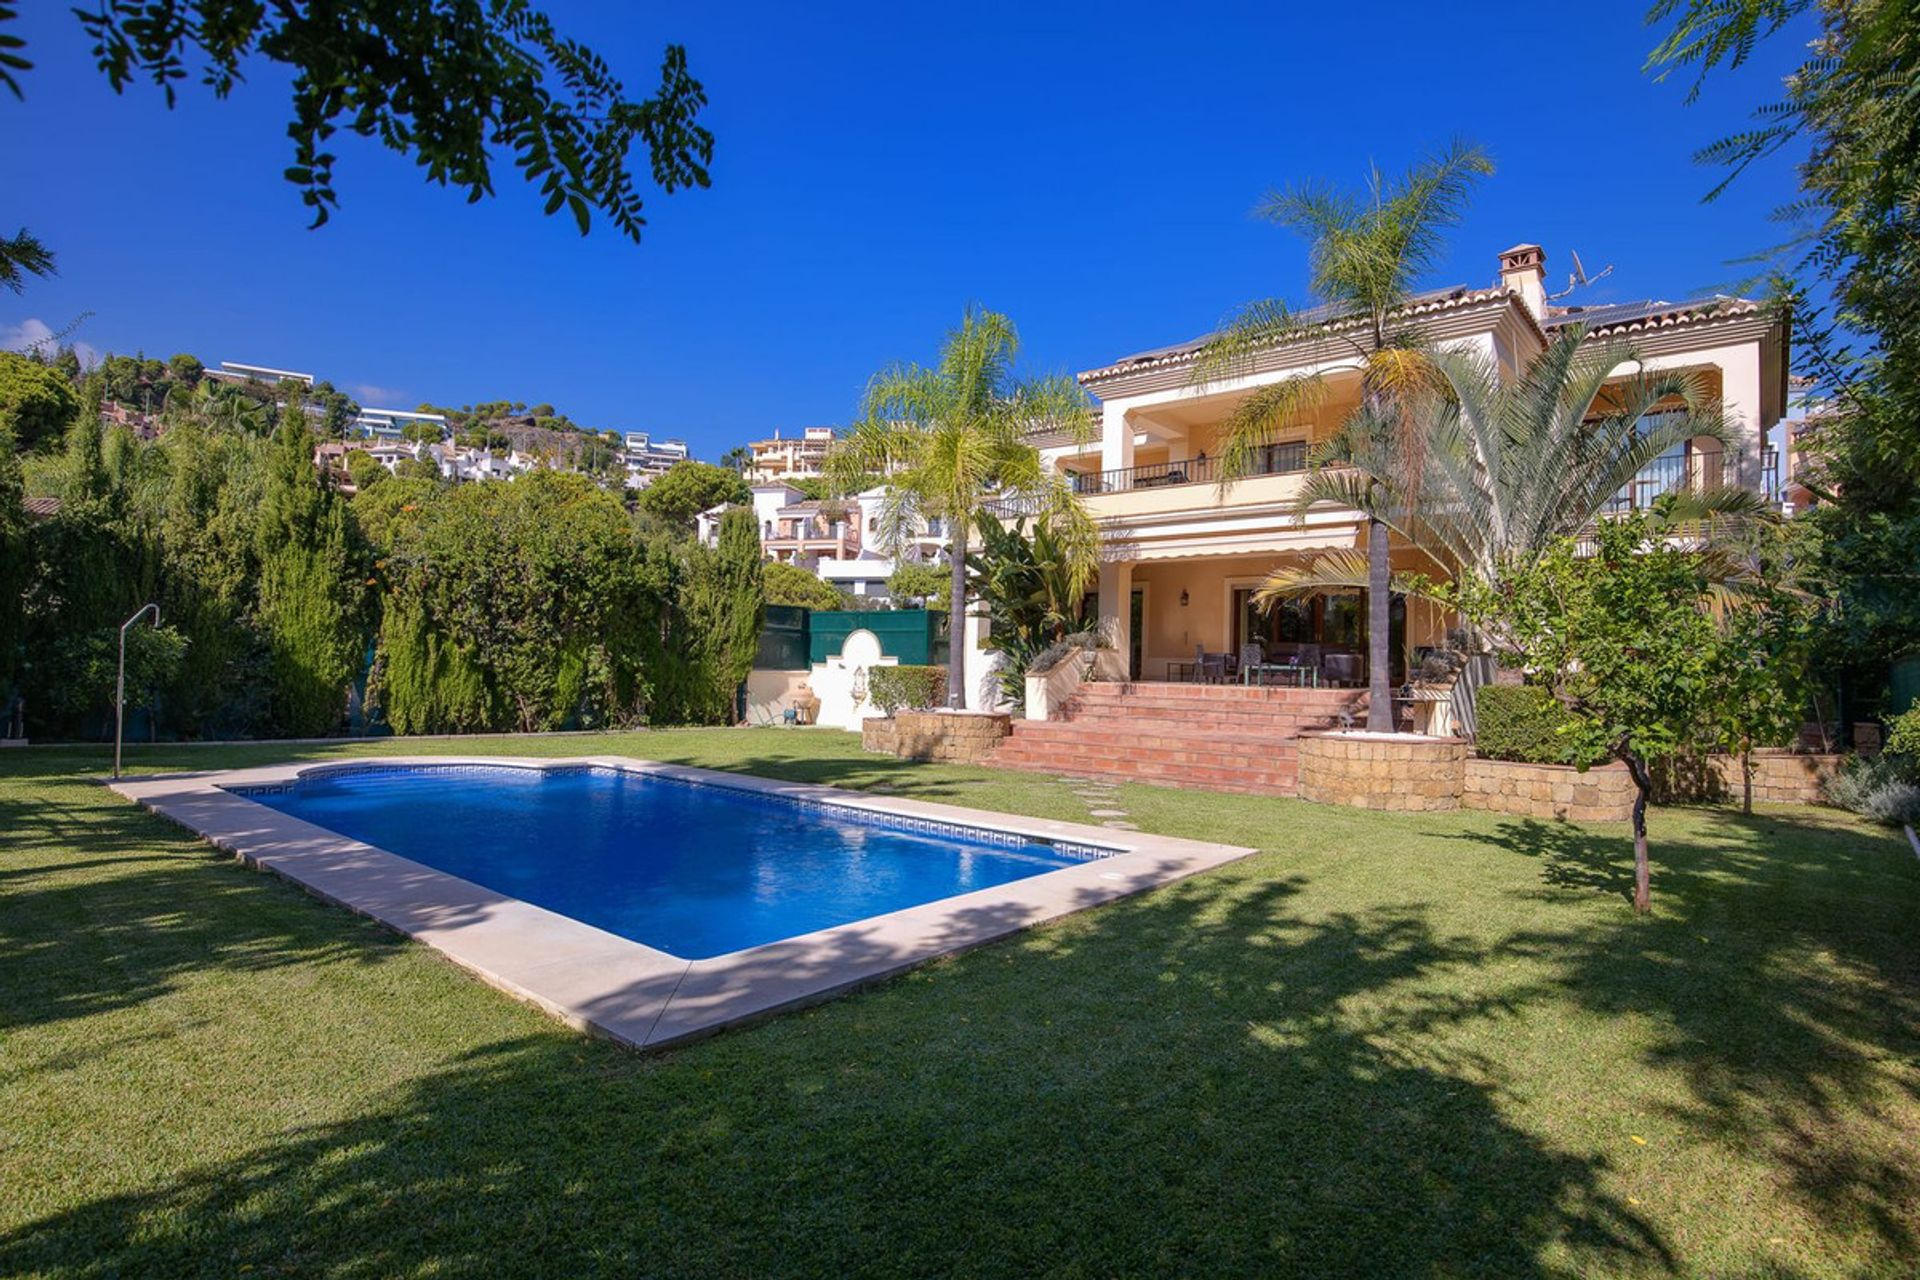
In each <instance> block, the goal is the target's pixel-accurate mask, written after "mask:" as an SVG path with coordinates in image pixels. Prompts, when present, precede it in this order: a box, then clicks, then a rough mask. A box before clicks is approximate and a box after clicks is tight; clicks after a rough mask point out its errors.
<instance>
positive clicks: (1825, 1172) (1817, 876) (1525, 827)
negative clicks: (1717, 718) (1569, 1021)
mask: <svg viewBox="0 0 1920 1280" xmlns="http://www.w3.org/2000/svg"><path fill="white" fill-rule="evenodd" d="M1683 814H1684V815H1685V816H1684V817H1683ZM1676 828H1678V829H1679V830H1678V831H1676ZM1650 836H1651V851H1652V858H1653V897H1654V912H1653V913H1652V915H1650V916H1649V917H1647V918H1645V919H1638V920H1636V919H1632V918H1631V917H1628V916H1625V915H1624V911H1625V905H1624V904H1630V903H1631V901H1632V856H1633V851H1632V845H1631V843H1630V840H1629V838H1628V837H1627V836H1626V835H1625V834H1624V833H1623V832H1622V833H1603V832H1600V831H1594V830H1591V829H1586V828H1581V827H1577V826H1572V825H1569V824H1566V823H1545V822H1536V821H1530V820H1529V821H1518V822H1504V823H1501V824H1500V825H1499V827H1498V828H1497V829H1496V831H1495V832H1493V833H1492V834H1484V833H1475V834H1472V835H1467V836H1463V837H1461V838H1464V839H1470V840H1476V841H1482V842H1486V843H1490V844H1494V845H1497V846H1500V847H1505V848H1511V849H1514V850H1517V851H1519V852H1521V853H1522V854H1524V855H1526V856H1528V857H1533V858H1538V859H1539V860H1540V862H1541V864H1542V865H1541V878H1542V879H1543V880H1544V881H1545V882H1546V883H1547V884H1548V885H1549V886H1552V889H1551V890H1549V891H1548V892H1564V891H1565V890H1569V889H1571V890H1575V891H1587V892H1596V893H1603V894H1606V895H1609V896H1611V897H1615V898H1618V899H1620V900H1621V901H1622V903H1623V907H1622V911H1623V918H1622V922H1621V923H1622V927H1620V928H1615V929H1600V930H1595V929H1581V930H1578V931H1554V930H1538V931H1534V932H1530V933H1524V934H1520V935H1517V936H1515V937H1513V938H1512V939H1510V941H1509V942H1508V944H1507V946H1506V947H1505V948H1503V950H1506V951H1508V952H1511V953H1515V954H1519V955H1525V956H1531V957H1535V958H1538V959H1541V960H1543V961H1545V962H1547V963H1548V964H1549V965H1551V966H1552V968H1553V970H1554V973H1555V978H1554V981H1553V984H1552V985H1553V987H1554V989H1555V990H1556V991H1559V992H1563V993H1564V992H1571V993H1573V994H1574V995H1575V996H1576V998H1577V999H1579V1000H1580V1002H1581V1003H1583V1004H1585V1005H1586V1006H1587V1007H1589V1008H1591V1009H1593V1010H1595V1011H1598V1012H1601V1013H1604V1014H1608V1015H1633V1014H1638V1015H1642V1016H1645V1017H1648V1018H1651V1019H1653V1020H1654V1022H1655V1023H1656V1024H1657V1025H1658V1026H1659V1027H1660V1028H1661V1032H1660V1035H1659V1039H1658V1041H1657V1043H1656V1045H1655V1047H1654V1049H1653V1050H1652V1055H1651V1056H1652V1058H1653V1060H1654V1061H1655V1062H1656V1063H1657V1064H1658V1065H1660V1066H1662V1067H1665V1068H1668V1069H1677V1070H1678V1071H1679V1072H1680V1073H1681V1075H1682V1076H1683V1077H1684V1079H1685V1081H1686V1084H1687V1096H1686V1097H1685V1099H1684V1100H1683V1101H1680V1102H1677V1103H1674V1104H1672V1105H1671V1106H1670V1110H1671V1112H1672V1113H1673V1115H1674V1116H1675V1118H1676V1119H1678V1120H1680V1121H1683V1122H1684V1123H1686V1124H1687V1125H1689V1126H1690V1127H1692V1128H1694V1129H1695V1130H1697V1131H1699V1132H1701V1133H1704V1134H1707V1135H1710V1136H1712V1137H1714V1138H1716V1139H1717V1140H1719V1141H1721V1142H1724V1143H1726V1144H1728V1145H1729V1146H1733V1147H1757V1148H1759V1149H1762V1150H1765V1151H1766V1152H1767V1154H1768V1156H1769V1158H1770V1159H1771V1160H1772V1161H1774V1162H1775V1163H1776V1164H1777V1166H1778V1167H1779V1168H1781V1169H1782V1170H1784V1171H1785V1172H1786V1174H1787V1176H1788V1177H1789V1179H1790V1180H1791V1186H1792V1189H1793V1191H1794V1193H1795V1194H1796V1195H1797V1196H1798V1197H1800V1199H1801V1200H1802V1201H1803V1202H1804V1203H1806V1204H1807V1205H1808V1206H1809V1207H1810V1208H1812V1209H1813V1210H1814V1211H1815V1212H1816V1213H1817V1214H1818V1215H1819V1216H1820V1218H1821V1219H1822V1220H1823V1221H1829V1222H1834V1223H1848V1224H1857V1225H1859V1226H1862V1227H1864V1228H1866V1229H1868V1230H1870V1231H1872V1232H1873V1233H1874V1234H1875V1235H1877V1236H1878V1237H1879V1239H1880V1240H1881V1242H1882V1244H1883V1245H1884V1247H1885V1248H1886V1250H1887V1251H1888V1252H1889V1254H1890V1256H1892V1257H1898V1258H1904V1259H1909V1260H1914V1259H1920V1237H1916V1234H1915V1221H1916V1218H1915V1210H1916V1206H1920V1170H1916V1169H1915V1168H1914V1167H1913V1165H1912V1163H1911V1162H1912V1158H1913V1147H1912V1144H1911V1143H1910V1142H1899V1143H1893V1144H1889V1142H1888V1141H1887V1137H1888V1134H1889V1132H1890V1131H1896V1132H1897V1130H1890V1126H1892V1125H1894V1123H1895V1122H1894V1121H1893V1120H1892V1118H1891V1117H1889V1116H1887V1115H1886V1114H1885V1111H1884V1107H1885V1106H1886V1104H1888V1103H1890V1102H1895V1101H1902V1102H1905V1103H1907V1104H1908V1106H1911V1104H1912V1103H1913V1101H1915V1100H1916V1099H1920V1073H1916V1071H1915V1070H1914V1068H1915V1067H1916V1066H1920V930H1916V928H1915V921H1916V920H1920V876H1916V875H1915V873H1914V867H1913V863H1912V860H1911V855H1910V853H1909V852H1908V850H1907V849H1906V847H1905V843H1904V841H1902V840H1901V839H1900V837H1899V836H1897V835H1895V834H1893V833H1881V832H1877V831H1874V830H1872V829H1870V828H1864V827H1862V826H1861V825H1859V824H1857V823H1854V822H1852V821H1850V820H1847V819H1844V818H1842V817H1840V816H1839V815H1837V814H1829V813H1824V812H1822V811H1819V810H1809V811H1806V812H1804V813H1796V814H1795V815H1794V816H1792V817H1788V816H1784V815H1781V814H1780V813H1778V812H1772V813H1761V814H1757V815H1754V816H1744V815H1741V814H1739V813H1737V812H1734V811H1731V810H1705V809H1701V810H1691V811H1675V810H1663V811H1659V812H1656V813H1655V814H1654V816H1653V818H1652V819H1651V821H1650ZM1703 836H1704V837H1705V838H1702V837H1703ZM1840 975H1844V977H1843V978H1841V980H1836V977H1838V976H1840ZM1541 994H1544V993H1541ZM1518 998H1520V999H1526V998H1528V997H1527V996H1526V995H1525V994H1524V993H1521V994H1519V996H1518ZM1909 1136H1910V1135H1909Z"/></svg>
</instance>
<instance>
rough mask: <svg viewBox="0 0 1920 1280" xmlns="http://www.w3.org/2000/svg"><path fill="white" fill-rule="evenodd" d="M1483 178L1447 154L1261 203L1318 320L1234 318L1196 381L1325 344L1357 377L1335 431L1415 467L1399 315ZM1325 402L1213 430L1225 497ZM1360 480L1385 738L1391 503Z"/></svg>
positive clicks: (1406, 329)
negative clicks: (1341, 352)
mask: <svg viewBox="0 0 1920 1280" xmlns="http://www.w3.org/2000/svg"><path fill="white" fill-rule="evenodd" d="M1492 172H1493V162H1492V161H1491V160H1490V159H1488V157H1487V154H1486V152H1484V151H1482V150H1481V149H1480V148H1479V147H1475V146H1470V145H1467V144H1465V143H1454V144H1453V145H1452V146H1450V147H1448V148H1446V149H1445V150H1442V151H1440V152H1438V153H1437V154H1435V155H1432V156H1430V157H1428V158H1426V159H1424V160H1422V161H1421V162H1420V163H1418V164H1416V165H1415V166H1414V167H1413V168H1412V169H1410V170H1408V171H1407V173H1406V174H1404V175H1402V176H1401V177H1399V178H1397V179H1396V178H1389V177H1387V176H1386V175H1384V174H1382V173H1380V172H1379V171H1378V170H1375V171H1374V172H1373V173H1372V175H1371V176H1370V178H1369V180H1368V183H1367V186H1366V188H1365V189H1364V190H1362V191H1358V192H1354V191H1341V190H1337V189H1335V188H1333V187H1330V186H1327V185H1326V184H1324V183H1302V184H1300V185H1297V186H1294V187H1290V188H1287V189H1284V190H1281V191H1277V192H1275V193H1274V194H1272V195H1270V196H1269V197H1267V199H1266V201H1265V202H1264V203H1262V205H1261V206H1260V208H1259V213H1260V215H1261V216H1262V217H1264V218H1267V219H1268V220H1270V221H1272V222H1275V223H1278V224H1279V225H1281V226H1283V227H1287V228H1289V229H1290V230H1293V231H1296V232H1298V233H1300V234H1301V235H1302V236H1304V237H1305V238H1306V239H1307V242H1308V269H1309V272H1310V276H1309V279H1310V282H1311V287H1312V290H1313V292H1314V294H1315V295H1317V300H1318V302H1319V304H1320V306H1321V308H1322V309H1321V310H1320V311H1317V312H1303V311H1300V310H1298V309H1296V308H1295V307H1293V306H1292V305H1290V304H1289V303H1287V302H1285V301H1282V300H1279V299H1268V300H1265V301H1260V302H1255V303H1251V304H1249V305H1248V306H1246V307H1243V308H1242V309H1241V310H1240V312H1239V313H1238V314H1236V315H1235V316H1234V317H1233V318H1232V319H1231V320H1230V321H1229V322H1228V323H1227V325H1226V326H1225V327H1224V328H1223V329H1222V330H1221V332H1220V333H1219V334H1218V335H1216V336H1215V337H1214V338H1212V339H1211V340H1210V341H1209V342H1208V343H1207V344H1206V346H1205V348H1204V349H1203V350H1202V352H1201V359H1200V361H1199V364H1198V366H1197V369H1196V374H1195V377H1196V380H1198V381H1200V382H1203V383H1204V382H1211V381H1216V380H1218V379H1220V378H1222V377H1226V376H1233V375H1240V374H1245V373H1247V372H1250V371H1251V370H1252V367H1253V360H1254V358H1255V356H1257V355H1258V354H1259V353H1260V352H1262V351H1265V350H1267V349H1269V348H1272V347H1274V346H1279V345H1284V344H1286V343H1290V342H1297V341H1301V340H1303V339H1305V338H1308V337H1331V338H1333V339H1334V340H1336V341H1339V342H1342V343H1344V344H1345V345H1346V346H1347V347H1348V348H1349V349H1350V352H1351V357H1352V360H1351V363H1352V366H1353V367H1354V368H1357V369H1358V370H1359V372H1360V406H1359V409H1358V410H1357V411H1356V412H1355V414H1354V415H1353V417H1352V418H1351V419H1350V420H1349V421H1348V422H1347V423H1346V424H1345V431H1346V433H1347V434H1348V435H1349V436H1356V437H1363V438H1365V439H1366V440H1368V441H1370V442H1372V444H1371V447H1372V448H1373V449H1374V450H1376V451H1377V452H1380V453H1383V454H1388V455H1390V456H1393V457H1397V458H1401V459H1404V460H1409V461H1410V460H1412V459H1415V458H1417V457H1419V456H1420V449H1419V448H1418V447H1417V446H1418V441H1417V436H1418V434H1419V432H1420V431H1421V430H1422V429H1423V424H1422V423H1420V422H1419V421H1418V420H1417V415H1416V412H1415V410H1416V406H1417V405H1418V404H1419V403H1420V394H1419V393H1420V392H1421V391H1423V390H1424V389H1425V388H1426V387H1427V386H1429V385H1430V382H1431V375H1430V371H1429V365H1428V361H1427V356H1428V354H1429V352H1430V350H1431V343H1430V342H1429V341H1428V339H1427V337H1426V335H1425V334H1424V333H1423V332H1422V331H1421V330H1420V328H1419V326H1418V325H1417V324H1416V323H1414V322H1413V321H1411V320H1410V319H1408V317H1407V316H1406V313H1405V308H1406V305H1407V303H1408V302H1409V301H1410V300H1411V299H1412V297H1413V293H1414V289H1415V286H1416V285H1417V283H1418V281H1419V278H1420V277H1421V276H1422V275H1423V274H1424V273H1425V272H1426V271H1428V270H1429V269H1430V268H1432V267H1433V266H1434V264H1435V263H1436V262H1438V261H1439V259H1440V255H1441V251H1442V248H1443V247H1444V246H1443V242H1442V240H1441V238H1440V232H1441V231H1442V230H1444V229H1445V228H1447V227H1450V226H1452V225H1454V224H1455V223H1457V222H1458V221H1459V220H1460V217H1461V215H1462V213H1463V212H1464V210H1465V207H1466V201H1467V196H1468V195H1469V194H1470V193H1471V191H1472V189H1473V185H1474V183H1475V182H1476V181H1477V180H1478V179H1480V178H1481V177H1484V176H1485V175H1487V174H1490V173H1492ZM1333 317H1340V318H1345V319H1351V320H1355V321H1358V322H1359V323H1358V324H1357V325H1356V326H1353V327H1352V328H1351V329H1348V328H1346V327H1342V328H1341V329H1330V328H1328V327H1327V323H1326V322H1327V321H1328V320H1329V319H1330V318H1333ZM1325 396H1326V386H1325V380H1324V378H1323V377H1321V376H1319V375H1311V376H1307V377H1299V378H1289V379H1287V380H1285V381H1282V382H1278V383H1274V384H1271V385H1269V386H1265V387H1261V388H1259V389H1258V390H1256V391H1255V392H1253V394H1251V395H1249V396H1248V397H1246V399H1244V400H1243V401H1242V402H1241V403H1240V404H1239V405H1238V406H1237V407H1236V408H1235V409H1234V411H1233V412H1232V413H1231V414H1230V415H1229V416H1228V418H1227V420H1226V422H1225V423H1224V424H1222V427H1221V441H1220V473H1221V483H1222V485H1223V486H1224V485H1227V484H1230V483H1232V482H1233V481H1234V480H1237V479H1239V478H1241V477H1243V476H1246V475H1251V474H1253V473H1254V472H1255V471H1256V470H1257V469H1258V467H1259V465H1260V458H1261V455H1262V452H1263V450H1264V449H1265V447H1266V446H1267V445H1269V444H1271V443H1272V442H1273V440H1274V437H1275V433H1276V432H1278V431H1279V430H1280V429H1282V428H1283V427H1287V426H1290V425H1292V424H1293V423H1294V422H1297V421H1298V420H1299V417H1300V415H1301V414H1302V413H1303V412H1306V411H1309V410H1311V409H1313V408H1315V407H1317V406H1318V405H1319V404H1320V403H1322V401H1323V400H1324V399H1325ZM1415 480H1416V477H1414V476H1412V475H1408V476H1406V477H1405V483H1404V484H1403V485H1401V486H1400V487H1399V489H1400V492H1403V493H1404V492H1407V491H1410V490H1412V489H1413V488H1414V487H1415ZM1363 481H1364V482H1363V483H1361V484H1358V485H1355V486H1353V488H1352V490H1351V492H1350V493H1349V494H1348V495H1347V496H1348V497H1349V498H1351V499H1352V502H1351V505H1352V506H1354V507H1355V509H1357V510H1359V511H1361V512H1363V513H1365V515H1366V517H1367V553H1366V554H1367V566H1368V570H1367V584H1366V596H1367V676H1368V699H1367V728H1368V729H1370V730H1373V731H1375V732H1383V733H1384V732H1389V731H1391V730H1392V728H1393V723H1394V721H1393V710H1392V702H1391V693H1392V689H1391V683H1390V677H1389V672H1390V657H1389V648H1390V644H1391V640H1390V637H1391V632H1390V629H1389V614H1390V610H1389V601H1390V594H1389V593H1390V586H1389V582H1390V576H1391V564H1390V563H1389V560H1388V554H1389V545H1388V536H1387V532H1388V518H1389V516H1390V515H1391V514H1392V511H1393V497H1394V490H1392V489H1390V488H1388V487H1386V486H1383V485H1381V484H1378V483H1376V482H1373V481H1371V480H1367V479H1366V478H1365V477H1363Z"/></svg>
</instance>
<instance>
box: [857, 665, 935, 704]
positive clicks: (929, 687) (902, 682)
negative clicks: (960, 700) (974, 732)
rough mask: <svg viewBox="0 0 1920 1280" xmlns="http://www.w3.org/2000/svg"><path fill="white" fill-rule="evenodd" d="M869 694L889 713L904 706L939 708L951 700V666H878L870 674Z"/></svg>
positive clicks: (868, 677) (868, 681)
mask: <svg viewBox="0 0 1920 1280" xmlns="http://www.w3.org/2000/svg"><path fill="white" fill-rule="evenodd" d="M867 694H868V696H869V697H871V698H872V699H873V705H874V706H876V707H878V708H880V710H881V711H883V712H885V713H886V714H887V715H892V714H893V713H894V712H896V711H898V710H900V709H901V708H902V707H905V708H907V709H908V710H914V709H917V708H920V707H937V706H940V705H942V704H943V703H945V702H946V700H947V669H946V668H945V667H904V666H903V667H875V668H873V669H872V670H871V671H869V672H868V673H867Z"/></svg>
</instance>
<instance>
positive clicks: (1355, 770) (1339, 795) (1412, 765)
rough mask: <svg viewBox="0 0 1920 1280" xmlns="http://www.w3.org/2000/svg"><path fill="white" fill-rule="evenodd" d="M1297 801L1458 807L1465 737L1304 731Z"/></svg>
mask: <svg viewBox="0 0 1920 1280" xmlns="http://www.w3.org/2000/svg"><path fill="white" fill-rule="evenodd" d="M1295 741H1296V742H1297V744H1298V748H1299V753H1300V755H1299V759H1300V798H1301V799H1303V800H1312V801H1315V802H1317V803H1320V804H1344V805H1349V806H1352V807H1353V808H1357V809H1386V810H1392V811H1395V812H1400V813H1436V812H1440V811H1442V810H1447V809H1458V808H1459V807H1460V794H1461V791H1462V788H1463V783H1464V770H1465V766H1466V760H1467V742H1466V739H1464V738H1434V737H1426V736H1422V735H1416V734H1406V733H1394V734H1373V733H1303V734H1301V735H1300V736H1299V738H1297V739H1296V740H1295Z"/></svg>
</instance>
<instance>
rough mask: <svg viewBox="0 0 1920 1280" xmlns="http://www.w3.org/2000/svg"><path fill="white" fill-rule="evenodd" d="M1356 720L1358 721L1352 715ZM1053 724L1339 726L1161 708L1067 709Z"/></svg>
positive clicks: (1253, 728)
mask: <svg viewBox="0 0 1920 1280" xmlns="http://www.w3.org/2000/svg"><path fill="white" fill-rule="evenodd" d="M1354 719H1355V720H1356V721H1357V720H1359V719H1361V717H1359V716H1355V717H1354ZM1050 723H1053V724H1073V725H1088V726H1100V727H1103V728H1111V729H1115V730H1121V731H1124V730H1126V729H1128V728H1131V727H1133V726H1135V725H1156V726H1157V725H1183V726H1186V727H1187V728H1189V729H1192V730H1194V731H1195V732H1224V733H1244V734H1259V733H1282V734H1286V735H1289V736H1291V735H1292V734H1295V733H1298V732H1300V731H1302V730H1305V729H1331V728H1335V727H1337V726H1338V725H1339V723H1340V717H1339V716H1337V715H1324V716H1323V715H1311V714H1302V715H1294V714H1288V713H1283V712H1272V711H1228V710H1225V709H1222V710H1219V711H1209V712H1205V713H1199V714H1196V713H1195V712H1193V711H1190V710H1186V709H1184V708H1183V709H1179V710H1176V709H1173V708H1163V707H1126V708H1120V709H1115V710H1108V709H1107V708H1104V707H1082V706H1072V707H1068V708H1067V710H1066V712H1065V714H1064V715H1063V716H1062V718H1061V719H1059V720H1055V721H1051V722H1050Z"/></svg>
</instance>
